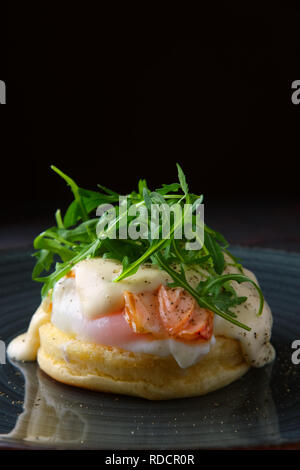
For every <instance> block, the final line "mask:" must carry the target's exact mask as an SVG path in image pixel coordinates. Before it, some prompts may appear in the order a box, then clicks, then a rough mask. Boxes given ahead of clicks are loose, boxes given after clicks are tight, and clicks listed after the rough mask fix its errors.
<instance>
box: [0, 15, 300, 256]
mask: <svg viewBox="0 0 300 470" xmlns="http://www.w3.org/2000/svg"><path fill="white" fill-rule="evenodd" d="M91 16H92V15H91ZM192 17H193V15H192V13H191V17H190V19H191V20H192V19H193V18H192ZM298 17H299V14H298V12H296V11H295V10H294V9H284V11H283V10H282V12H279V14H278V12H277V15H273V14H272V11H269V13H268V14H266V15H253V14H252V15H245V14H241V15H237V14H235V15H231V16H226V17H224V16H222V15H219V16H218V17H216V16H215V17H213V20H212V21H211V22H206V21H205V20H204V19H203V18H201V22H200V21H199V23H198V25H197V28H194V27H193V28H192V30H193V35H191V34H188V33H184V32H183V31H182V29H181V28H180V27H179V26H178V23H177V28H176V30H175V31H172V32H171V31H167V29H166V28H165V27H164V28H162V31H161V30H160V31H158V30H157V29H156V28H154V27H152V29H151V30H147V31H145V30H144V27H143V25H139V28H136V22H133V23H134V24H133V25H132V24H131V23H130V24H129V23H127V22H125V21H123V22H121V23H120V24H121V26H120V24H113V25H109V26H107V25H106V28H104V27H103V26H104V25H105V23H106V17H102V18H101V21H100V22H99V24H98V26H97V27H92V26H91V27H89V23H84V24H76V25H75V24H73V22H72V21H71V19H70V18H69V20H68V21H67V22H66V21H63V22H62V23H61V24H59V21H54V22H52V21H47V15H43V16H42V21H39V22H36V24H35V27H34V28H33V29H31V27H29V26H28V25H26V24H25V28H24V24H23V25H22V21H21V19H19V22H17V21H13V22H12V29H11V32H10V35H9V36H8V38H9V40H8V42H7V45H6V47H5V48H4V49H5V50H3V51H2V52H3V54H2V61H1V67H0V72H1V73H0V79H4V80H5V81H6V83H7V105H6V106H1V109H0V118H1V123H0V124H1V130H0V135H1V225H2V228H1V234H0V243H1V246H2V247H11V246H16V245H18V246H19V245H23V244H28V243H30V240H31V238H32V236H33V235H34V234H36V233H38V232H39V231H41V230H43V229H44V228H46V227H47V226H48V225H49V224H52V223H53V214H54V211H55V210H56V208H57V207H62V208H65V207H66V206H67V204H68V203H69V202H70V201H71V195H70V191H69V189H68V188H67V187H66V185H65V183H64V182H63V181H61V180H60V179H59V177H58V176H57V175H56V174H54V173H53V172H52V171H51V170H50V168H49V167H50V165H51V164H55V165H56V166H58V167H59V168H60V169H62V170H63V171H64V172H66V173H67V174H69V175H70V176H72V177H73V178H74V179H75V180H76V181H77V182H78V183H79V185H80V186H82V187H86V188H90V189H95V188H96V184H97V183H98V182H99V183H102V184H104V185H106V186H108V187H111V188H113V189H115V190H117V191H119V192H121V193H126V192H128V191H131V190H132V189H133V188H134V187H135V185H136V183H137V180H138V179H139V178H141V177H144V178H146V179H147V181H148V183H149V186H151V187H153V188H155V187H158V186H159V185H161V183H168V182H173V181H176V178H177V171H176V166H175V163H176V162H179V163H180V164H181V166H182V167H183V169H184V171H185V173H186V175H187V179H188V182H189V185H190V188H191V190H193V191H194V192H196V193H204V195H205V203H206V206H205V209H206V214H205V218H206V221H207V222H208V223H210V224H212V225H214V227H215V228H216V229H218V230H221V231H224V233H225V235H227V236H228V238H229V239H230V240H231V241H232V242H233V243H241V244H248V245H249V244H250V245H261V246H270V247H279V248H287V249H298V247H299V246H300V232H299V229H300V221H299V219H300V218H299V214H300V185H299V171H298V160H299V135H300V134H299V132H300V127H299V123H300V120H299V119H300V105H299V106H295V105H294V104H292V102H291V94H292V90H291V84H292V82H293V81H294V80H297V79H300V63H299V61H300V28H299V25H298ZM113 23H114V21H113ZM20 25H22V26H23V27H22V28H21V27H20ZM191 36H192V37H191ZM5 55H6V56H5ZM299 249H300V248H299Z"/></svg>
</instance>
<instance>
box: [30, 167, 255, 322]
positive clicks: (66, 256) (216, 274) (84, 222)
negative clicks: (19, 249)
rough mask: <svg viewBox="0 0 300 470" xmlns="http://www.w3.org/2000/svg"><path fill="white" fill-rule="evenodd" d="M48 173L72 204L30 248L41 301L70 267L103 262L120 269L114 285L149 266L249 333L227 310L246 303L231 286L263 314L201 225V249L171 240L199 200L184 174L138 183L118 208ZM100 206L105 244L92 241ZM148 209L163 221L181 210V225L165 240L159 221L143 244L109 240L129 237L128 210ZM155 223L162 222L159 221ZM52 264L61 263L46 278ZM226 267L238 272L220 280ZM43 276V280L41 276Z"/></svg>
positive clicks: (106, 195) (109, 196)
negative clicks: (106, 215) (105, 211)
mask: <svg viewBox="0 0 300 470" xmlns="http://www.w3.org/2000/svg"><path fill="white" fill-rule="evenodd" d="M51 168H52V169H53V170H54V171H55V172H56V173H57V174H58V175H59V176H61V177H62V178H63V179H64V180H65V181H66V183H67V184H68V185H69V186H70V188H71V190H72V193H73V196H74V200H73V201H72V202H71V204H70V205H69V207H68V209H67V211H66V213H65V215H64V217H63V216H62V214H61V211H60V210H59V209H58V210H57V211H56V213H55V220H56V226H54V227H50V228H49V229H47V230H45V231H44V232H42V233H41V234H39V235H38V236H37V237H36V238H35V240H34V248H35V249H36V250H37V251H36V252H35V253H34V254H33V256H35V258H36V265H35V267H34V269H33V273H32V277H33V279H34V280H36V281H38V282H41V283H43V288H42V296H45V295H47V294H48V292H49V291H50V290H51V289H52V288H53V287H54V285H55V283H56V282H57V281H58V280H59V279H61V278H62V277H63V276H64V275H66V274H67V273H68V271H69V270H70V269H72V267H73V266H75V265H76V264H77V263H78V262H80V261H82V260H84V259H87V258H93V257H95V256H102V257H103V258H111V259H114V260H118V261H119V262H120V263H122V268H123V269H122V272H121V274H120V275H119V276H118V277H117V279H115V280H114V282H119V281H121V280H123V279H125V278H127V277H129V276H132V275H133V274H134V273H136V272H137V270H138V268H139V267H140V265H141V264H142V263H145V262H152V263H153V264H156V265H158V266H159V268H160V269H163V270H165V271H166V272H167V273H168V274H169V275H170V277H171V278H172V280H173V282H172V284H171V285H173V286H180V287H182V288H184V289H186V290H187V292H189V293H190V294H191V295H192V296H193V297H194V298H195V299H196V301H197V302H198V304H199V305H200V306H201V307H203V308H207V309H209V310H211V311H213V312H214V313H216V314H217V315H220V316H221V317H223V318H224V319H226V320H228V321H230V322H231V323H233V324H235V325H237V326H239V327H241V328H244V329H246V330H250V328H249V327H248V326H247V325H244V324H243V323H241V322H239V321H238V319H237V315H236V313H235V312H234V311H233V310H232V309H233V308H234V307H236V306H238V305H240V304H241V303H243V302H245V301H246V297H239V296H238V295H237V292H236V290H235V289H234V283H233V284H232V282H233V281H235V282H238V283H242V282H250V283H251V284H252V285H253V286H254V287H255V289H256V290H257V292H258V294H259V299H260V305H259V311H258V312H257V315H261V313H262V310H263V305H264V299H263V295H262V292H261V290H260V288H259V287H258V286H257V284H256V283H255V282H253V281H252V280H251V279H249V278H248V277H247V276H245V275H244V273H243V268H242V265H241V264H240V262H239V261H240V260H238V259H237V258H235V257H234V256H233V255H232V254H231V253H230V252H229V251H228V242H227V240H226V239H225V238H224V237H223V235H222V234H220V233H219V232H217V231H216V230H213V229H211V228H210V227H208V226H207V225H205V226H204V244H203V246H202V247H201V248H200V249H199V250H187V249H186V242H187V240H186V239H185V238H184V237H183V238H182V239H180V240H178V239H177V238H175V235H176V234H177V229H178V228H182V224H183V222H184V221H185V210H184V209H185V206H184V204H185V203H190V204H192V214H194V213H193V211H194V210H195V208H196V206H197V204H199V202H200V203H201V202H202V199H203V196H202V195H201V196H198V195H196V194H193V193H190V192H189V187H188V184H187V181H186V177H185V174H184V172H183V170H182V168H181V167H180V165H179V164H177V169H178V179H179V183H172V184H163V185H162V187H161V188H158V189H156V190H155V191H151V190H150V189H149V188H148V186H147V182H146V180H145V179H141V180H140V181H139V183H138V192H136V191H132V192H131V193H130V194H129V195H128V196H126V197H123V202H122V204H123V203H124V205H122V206H121V208H120V207H119V206H118V203H119V198H120V197H121V196H120V195H119V194H118V193H117V192H115V191H112V190H111V189H108V188H106V187H105V186H103V185H101V184H99V185H98V188H99V191H91V190H87V189H83V188H80V187H79V186H78V185H77V184H76V183H75V181H74V180H73V179H72V178H70V177H69V176H67V175H66V174H65V173H63V172H62V171H61V170H59V169H58V168H56V167H54V166H52V167H51ZM180 189H181V190H182V193H183V194H182V193H181V191H180ZM179 191H180V192H179ZM178 192H179V194H178ZM174 193H175V194H174ZM124 201H125V202H124ZM103 203H105V204H107V203H109V204H112V205H113V206H114V210H115V212H113V211H112V213H113V217H114V218H113V220H110V222H109V223H108V224H107V225H106V226H105V228H104V229H102V232H103V233H102V234H103V235H106V236H107V238H105V236H104V237H103V238H102V237H101V239H100V238H99V236H97V226H98V223H99V219H98V218H95V217H93V215H92V212H93V211H94V210H95V209H96V208H97V207H98V206H99V205H101V204H103ZM153 203H154V204H156V205H157V206H158V208H159V210H160V212H161V214H162V215H164V214H165V213H166V212H168V211H167V209H168V208H171V206H172V205H173V204H180V206H181V209H183V211H182V212H181V214H182V216H181V218H180V220H177V219H176V218H175V217H173V219H172V221H171V227H170V231H169V233H168V237H167V238H163V237H164V236H166V235H165V234H164V232H163V230H162V228H163V227H162V222H161V221H160V225H159V227H158V229H157V233H156V234H155V235H154V236H153V239H152V238H151V230H148V233H149V237H148V239H138V240H130V239H124V237H122V236H121V235H120V236H119V238H117V239H114V238H112V237H111V235H113V234H114V233H118V234H120V232H121V228H122V229H123V228H125V229H126V230H127V231H128V226H129V224H130V223H132V222H133V223H135V220H134V219H135V218H134V217H133V216H129V215H128V211H129V210H130V209H135V210H137V211H138V210H142V209H146V208H147V209H148V210H149V209H151V205H152V204H153ZM123 209H124V210H123ZM148 216H149V214H148ZM160 220H163V217H162V218H161V219H160ZM147 223H148V227H149V224H150V225H151V223H152V220H150V218H149V217H148V220H147V219H146V228H147ZM194 223H195V214H194V215H192V224H194ZM126 225H127V227H126ZM180 226H181V227H180ZM151 228H152V227H151ZM118 230H119V232H118ZM224 253H225V254H227V255H228V256H229V258H230V259H231V260H232V263H229V262H228V261H227V262H226V263H225V259H224ZM56 258H58V259H59V260H60V261H59V262H57V263H56V264H55V266H54V270H53V271H52V272H50V270H51V268H52V266H53V265H54V260H56ZM226 264H227V265H231V264H232V265H234V266H235V267H237V268H238V269H239V270H240V274H223V271H224V268H225V265H226ZM187 266H188V267H189V268H190V267H191V268H192V269H194V270H195V271H198V272H199V273H200V275H201V278H202V279H203V280H202V281H201V282H199V285H198V286H197V288H193V287H192V286H191V285H190V284H189V282H188V280H187V277H186V275H185V268H186V267H187ZM43 272H45V273H48V274H47V275H44V276H41V274H42V273H43ZM49 272H50V273H49Z"/></svg>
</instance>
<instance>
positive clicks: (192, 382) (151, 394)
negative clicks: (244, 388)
mask: <svg viewBox="0 0 300 470" xmlns="http://www.w3.org/2000/svg"><path fill="white" fill-rule="evenodd" d="M40 341H41V345H40V348H39V351H38V363H39V366H40V368H41V369H42V370H43V371H44V372H46V374H48V375H49V376H51V377H53V378H54V379H56V380H58V381H59V382H63V383H65V384H68V385H73V386H76V387H82V388H87V389H90V390H96V391H102V392H110V393H117V394H119V393H121V394H125V395H133V396H138V397H143V398H147V399H150V400H166V399H171V398H182V397H191V396H198V395H204V394H206V393H209V392H212V391H214V390H217V389H219V388H222V387H225V386H226V385H228V384H230V383H231V382H233V381H235V380H237V379H238V378H239V377H241V376H242V375H244V374H245V373H246V372H247V371H248V370H249V365H248V364H247V363H246V362H245V360H244V358H243V354H242V350H241V346H240V343H239V342H238V341H236V340H234V339H229V338H224V337H222V336H218V337H216V343H215V345H214V346H213V347H212V349H211V351H210V352H209V353H208V354H207V355H206V356H205V357H204V358H203V359H202V360H201V361H200V362H198V363H197V364H195V365H194V366H191V367H188V368H187V369H182V368H180V367H179V366H178V364H177V362H176V361H175V359H174V358H173V357H172V356H169V357H159V356H154V355H151V354H144V353H133V352H129V351H125V350H123V349H120V348H115V347H109V346H103V345H99V344H93V343H87V342H84V341H81V340H79V339H77V338H75V337H73V336H71V335H68V334H65V333H63V332H62V331H60V330H59V329H58V328H56V327H55V326H54V325H52V323H50V322H49V323H46V324H45V325H43V326H41V327H40Z"/></svg>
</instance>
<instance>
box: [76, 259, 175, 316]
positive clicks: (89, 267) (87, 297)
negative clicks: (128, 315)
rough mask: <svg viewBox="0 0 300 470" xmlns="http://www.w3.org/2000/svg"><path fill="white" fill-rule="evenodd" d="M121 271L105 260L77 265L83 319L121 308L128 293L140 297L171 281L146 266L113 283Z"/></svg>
mask: <svg viewBox="0 0 300 470" xmlns="http://www.w3.org/2000/svg"><path fill="white" fill-rule="evenodd" d="M121 271H122V265H121V264H120V263H116V262H114V261H112V260H108V259H103V258H92V259H87V260H84V261H81V262H80V263H78V264H77V265H76V266H75V278H76V290H77V293H78V296H79V299H80V303H81V307H82V313H83V315H84V316H86V317H87V318H96V317H99V316H101V315H107V314H109V313H113V312H116V311H118V310H120V309H122V308H123V307H124V298H123V291H125V290H128V291H130V292H133V293H134V294H138V293H139V292H143V291H153V290H155V289H156V288H157V287H158V286H159V285H160V284H166V283H167V282H168V281H170V277H169V276H168V274H167V273H165V272H164V271H161V270H159V269H158V268H155V267H151V266H150V265H143V266H141V267H140V268H139V269H138V271H137V272H136V273H135V274H134V275H133V276H130V277H128V278H127V279H125V280H123V281H120V282H113V280H114V279H116V278H117V277H118V275H119V274H120V273H121Z"/></svg>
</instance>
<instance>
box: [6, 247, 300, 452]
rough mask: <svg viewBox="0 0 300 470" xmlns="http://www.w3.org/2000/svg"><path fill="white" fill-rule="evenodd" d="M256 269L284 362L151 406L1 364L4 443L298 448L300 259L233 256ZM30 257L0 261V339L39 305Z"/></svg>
mask: <svg viewBox="0 0 300 470" xmlns="http://www.w3.org/2000/svg"><path fill="white" fill-rule="evenodd" d="M232 252H234V254H235V255H237V256H239V257H241V258H242V260H243V263H244V265H245V267H248V268H249V269H251V270H253V271H254V272H255V273H256V275H257V277H258V280H259V282H260V284H261V286H262V288H263V291H264V294H265V297H266V299H267V301H268V302H269V304H270V306H271V308H272V311H273V315H274V329H273V341H272V342H273V344H274V346H275V349H276V351H277V358H276V360H275V362H274V363H273V364H272V365H269V366H267V367H264V368H263V369H252V370H250V371H249V372H248V373H247V374H246V375H245V376H244V377H243V378H242V379H240V380H239V381H237V382H235V383H233V384H231V385H229V386H228V387H226V388H224V389H222V390H219V391H217V392H214V393H212V394H210V395H207V396H204V397H198V398H189V399H180V400H170V401H163V402H150V401H147V400H144V399H137V398H132V397H126V396H121V395H109V394H104V393H94V392H88V391H84V390H80V389H77V388H72V387H69V386H66V385H62V384H60V383H57V382H55V381H54V380H52V379H50V378H49V377H47V376H46V375H45V374H44V373H43V372H41V371H40V370H39V368H38V367H37V365H36V364H35V363H29V364H15V365H13V364H11V363H9V362H7V363H6V364H3V365H0V434H1V436H0V446H2V447H19V448H24V447H28V448H31V447H34V448H40V447H42V448H64V449H69V448H70V449H71V448H92V449H95V448H96V449H115V450H117V449H120V450H121V449H136V450H137V449H198V448H199V449H200V448H228V447H244V446H246V447H252V446H262V445H275V444H284V443H291V442H300V364H299V365H293V363H292V361H291V355H292V353H293V351H294V350H293V349H292V348H291V344H292V342H293V341H294V340H296V339H299V340H300V295H299V291H300V255H299V254H293V253H285V252H282V251H274V250H266V249H254V248H241V247H235V248H234V249H232ZM32 266H33V259H32V258H31V257H30V252H29V251H14V252H2V253H1V256H0V311H1V315H0V339H1V340H3V341H4V342H5V343H6V344H8V342H9V341H10V339H12V338H13V337H14V336H16V335H17V334H19V333H21V332H23V331H25V329H26V327H27V325H28V322H29V320H30V318H31V315H32V313H33V312H34V311H35V309H36V307H37V306H38V303H39V299H40V293H39V292H40V290H39V288H40V286H39V285H37V284H36V283H34V282H32V281H31V270H32Z"/></svg>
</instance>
